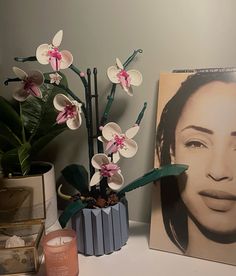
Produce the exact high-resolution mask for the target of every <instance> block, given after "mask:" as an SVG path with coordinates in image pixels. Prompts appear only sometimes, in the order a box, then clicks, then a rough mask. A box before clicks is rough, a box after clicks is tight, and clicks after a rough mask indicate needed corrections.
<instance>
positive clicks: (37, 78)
mask: <svg viewBox="0 0 236 276" xmlns="http://www.w3.org/2000/svg"><path fill="white" fill-rule="evenodd" d="M28 80H29V81H31V82H33V83H34V84H36V85H37V86H40V85H41V84H43V82H44V76H43V74H42V73H41V72H40V71H37V70H34V71H30V72H29V73H28Z"/></svg>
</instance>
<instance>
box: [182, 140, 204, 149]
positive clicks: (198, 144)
mask: <svg viewBox="0 0 236 276" xmlns="http://www.w3.org/2000/svg"><path fill="white" fill-rule="evenodd" d="M185 147H186V148H207V146H206V145H205V144H203V143H202V142H200V141H188V142H186V143H185Z"/></svg>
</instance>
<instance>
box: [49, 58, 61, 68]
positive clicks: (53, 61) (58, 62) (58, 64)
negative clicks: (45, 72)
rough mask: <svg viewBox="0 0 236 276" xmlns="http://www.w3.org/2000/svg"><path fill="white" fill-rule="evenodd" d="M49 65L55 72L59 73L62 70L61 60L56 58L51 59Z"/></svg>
mask: <svg viewBox="0 0 236 276" xmlns="http://www.w3.org/2000/svg"><path fill="white" fill-rule="evenodd" d="M49 63H50V65H51V66H52V69H53V71H59V70H60V68H61V60H59V59H58V58H55V57H51V58H50V59H49Z"/></svg>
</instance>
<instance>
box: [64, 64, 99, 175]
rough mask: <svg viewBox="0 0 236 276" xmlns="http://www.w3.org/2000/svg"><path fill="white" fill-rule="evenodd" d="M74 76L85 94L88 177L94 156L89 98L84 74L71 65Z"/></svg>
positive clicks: (92, 169) (91, 172) (91, 173)
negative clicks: (77, 78) (79, 81)
mask: <svg viewBox="0 0 236 276" xmlns="http://www.w3.org/2000/svg"><path fill="white" fill-rule="evenodd" d="M69 68H70V69H71V70H72V71H73V72H74V73H76V75H78V76H79V77H80V79H81V81H82V83H83V85H84V92H85V101H86V112H87V117H86V128H87V141H88V151H89V171H90V177H92V175H93V174H94V172H95V170H94V167H93V166H92V164H91V162H90V160H91V159H92V157H93V154H94V144H93V129H92V119H93V118H91V114H92V110H91V97H90V93H89V87H88V82H87V80H86V78H85V74H84V73H83V72H82V71H80V70H79V69H78V68H77V67H75V66H74V65H73V64H71V66H70V67H69Z"/></svg>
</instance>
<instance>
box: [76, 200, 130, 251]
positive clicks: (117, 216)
mask: <svg viewBox="0 0 236 276" xmlns="http://www.w3.org/2000/svg"><path fill="white" fill-rule="evenodd" d="M72 228H73V229H74V230H75V231H76V233H77V246H78V251H79V252H81V253H83V254H85V255H95V256H100V255H103V254H110V253H112V252H113V251H117V250H119V249H120V248H121V247H122V246H123V245H125V244H126V242H127V240H128V228H129V225H128V206H127V201H126V200H122V202H119V203H117V204H115V205H113V206H110V207H107V208H99V209H83V210H81V211H80V212H78V213H77V214H76V215H75V216H74V217H73V218H72Z"/></svg>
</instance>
